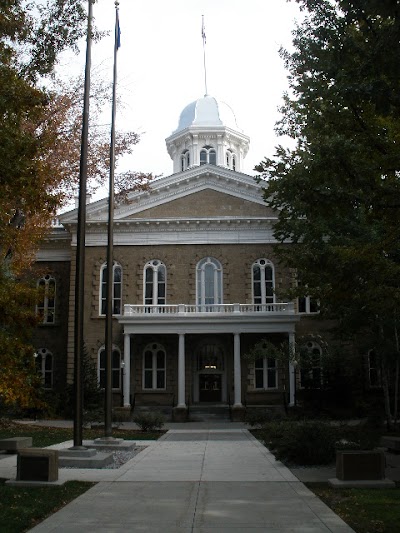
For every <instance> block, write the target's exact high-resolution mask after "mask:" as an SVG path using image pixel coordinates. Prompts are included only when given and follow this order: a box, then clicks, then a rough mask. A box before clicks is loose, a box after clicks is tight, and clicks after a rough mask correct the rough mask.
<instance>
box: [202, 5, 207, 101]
mask: <svg viewBox="0 0 400 533" xmlns="http://www.w3.org/2000/svg"><path fill="white" fill-rule="evenodd" d="M201 37H202V39H203V62H204V88H205V91H206V92H205V95H204V96H207V95H208V91H207V67H206V42H207V40H206V30H205V28H204V15H202V16H201Z"/></svg>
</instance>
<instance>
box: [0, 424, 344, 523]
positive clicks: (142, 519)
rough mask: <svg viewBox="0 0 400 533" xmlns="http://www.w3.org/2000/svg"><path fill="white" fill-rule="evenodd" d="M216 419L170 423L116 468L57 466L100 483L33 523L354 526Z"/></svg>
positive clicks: (242, 432) (245, 436)
mask: <svg viewBox="0 0 400 533" xmlns="http://www.w3.org/2000/svg"><path fill="white" fill-rule="evenodd" d="M181 427H182V426H181ZM221 427H222V429H216V428H215V429H210V428H208V429H199V428H198V425H197V428H196V429H189V428H187V427H186V425H185V428H184V429H171V430H170V431H168V433H167V434H166V435H165V436H164V437H162V438H161V439H160V440H158V441H148V444H149V446H148V447H147V448H146V449H145V450H144V451H142V452H141V453H139V454H138V455H136V456H135V457H134V458H133V459H132V460H131V461H129V462H128V463H126V464H125V465H123V466H122V467H121V468H119V469H117V470H95V471H94V470H90V469H79V470H77V469H60V478H61V479H81V480H88V481H99V483H98V484H97V485H96V486H94V487H93V488H92V489H90V490H89V491H87V492H86V493H85V494H83V495H82V496H80V497H79V498H77V499H76V500H75V501H73V502H71V503H70V504H68V505H67V506H66V507H64V508H63V509H61V510H60V511H58V512H57V513H55V514H54V515H52V516H50V517H49V518H48V519H46V520H45V521H44V522H42V523H41V524H39V525H38V526H36V527H35V528H34V529H32V530H31V531H33V532H34V533H44V532H46V533H48V532H52V531H59V532H63V533H69V532H71V533H72V532H74V533H76V531H79V532H92V531H96V533H102V532H107V533H111V532H122V531H132V532H152V533H153V532H154V533H181V532H182V533H183V532H184V533H189V532H190V533H200V532H202V533H211V532H212V533H227V532H234V533H239V532H243V533H244V532H246V533H251V532H257V533H260V532H261V531H265V532H268V533H278V532H289V531H291V532H304V533H320V532H332V533H339V532H340V533H349V532H351V531H352V529H351V528H350V527H349V526H347V525H346V524H345V523H344V522H343V521H342V520H341V519H340V518H339V517H338V516H337V515H335V513H334V512H333V511H331V510H330V509H329V508H328V507H327V506H326V505H325V504H324V503H322V502H321V501H320V500H319V499H318V498H317V497H316V496H315V495H314V494H313V493H312V492H311V491H309V490H308V489H307V488H306V487H305V486H304V485H303V483H301V482H300V481H299V480H298V479H297V477H296V476H294V475H293V473H292V472H291V471H290V470H289V469H288V468H286V467H285V466H284V465H283V464H282V463H280V462H279V461H276V460H275V458H274V457H273V455H272V454H271V453H270V452H269V451H268V450H267V449H266V448H265V447H264V446H263V445H262V444H261V443H259V442H258V441H257V440H256V439H255V438H254V437H253V436H252V435H251V434H250V433H249V432H248V431H247V429H243V426H242V428H233V427H232V426H231V425H229V426H220V428H221ZM3 462H4V461H0V475H2V474H1V466H2V463H3Z"/></svg>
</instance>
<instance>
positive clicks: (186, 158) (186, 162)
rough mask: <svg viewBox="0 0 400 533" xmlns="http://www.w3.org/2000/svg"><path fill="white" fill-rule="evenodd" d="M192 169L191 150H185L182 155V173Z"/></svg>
mask: <svg viewBox="0 0 400 533" xmlns="http://www.w3.org/2000/svg"><path fill="white" fill-rule="evenodd" d="M189 167H190V153H189V150H185V151H184V152H182V154H181V171H182V172H183V171H184V170H187V169H188V168H189Z"/></svg>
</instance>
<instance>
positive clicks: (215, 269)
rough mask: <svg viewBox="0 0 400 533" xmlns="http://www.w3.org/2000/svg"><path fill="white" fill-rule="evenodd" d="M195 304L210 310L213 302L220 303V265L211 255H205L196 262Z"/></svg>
mask: <svg viewBox="0 0 400 533" xmlns="http://www.w3.org/2000/svg"><path fill="white" fill-rule="evenodd" d="M196 277H197V282H196V286H197V305H200V306H206V307H205V308H204V310H205V311H212V310H213V309H212V307H210V308H207V306H213V305H214V304H222V265H221V263H220V262H219V261H217V259H214V258H213V257H205V258H204V259H202V260H201V261H199V263H198V264H197V269H196Z"/></svg>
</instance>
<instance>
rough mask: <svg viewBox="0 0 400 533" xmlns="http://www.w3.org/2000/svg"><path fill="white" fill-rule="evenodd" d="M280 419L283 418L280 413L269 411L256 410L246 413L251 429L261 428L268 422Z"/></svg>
mask: <svg viewBox="0 0 400 533" xmlns="http://www.w3.org/2000/svg"><path fill="white" fill-rule="evenodd" d="M280 418H282V415H281V414H280V413H277V412H274V411H270V410H268V409H265V410H262V409H255V410H253V411H247V412H246V422H247V424H249V426H251V427H257V426H258V427H261V426H263V425H265V424H266V423H268V422H272V421H273V420H279V419H280Z"/></svg>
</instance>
